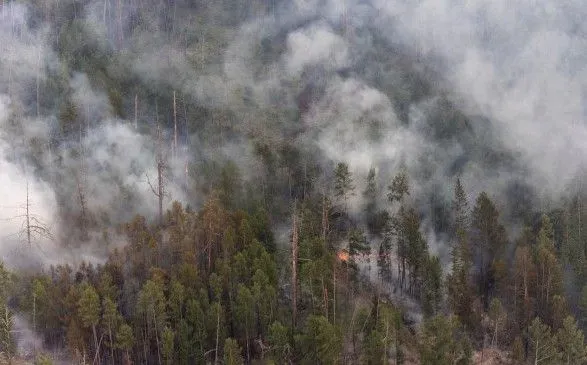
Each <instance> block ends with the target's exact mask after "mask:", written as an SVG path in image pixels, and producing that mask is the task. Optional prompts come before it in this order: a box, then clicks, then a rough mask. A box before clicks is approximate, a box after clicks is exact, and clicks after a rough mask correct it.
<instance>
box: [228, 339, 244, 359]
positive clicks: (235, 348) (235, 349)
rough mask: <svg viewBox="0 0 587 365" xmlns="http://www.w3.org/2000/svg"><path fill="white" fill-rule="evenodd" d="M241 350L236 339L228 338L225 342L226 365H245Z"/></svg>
mask: <svg viewBox="0 0 587 365" xmlns="http://www.w3.org/2000/svg"><path fill="white" fill-rule="evenodd" d="M241 352H242V350H241V348H240V346H239V345H238V343H237V342H236V340H235V339H234V338H227V339H226V340H225V341H224V364H225V365H243V364H244V363H245V361H244V359H243V356H242V355H241Z"/></svg>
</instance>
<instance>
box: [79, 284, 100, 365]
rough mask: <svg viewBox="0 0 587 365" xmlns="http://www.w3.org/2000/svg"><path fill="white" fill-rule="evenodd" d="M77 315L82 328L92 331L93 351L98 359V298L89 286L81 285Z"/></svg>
mask: <svg viewBox="0 0 587 365" xmlns="http://www.w3.org/2000/svg"><path fill="white" fill-rule="evenodd" d="M78 313H79V316H80V319H81V323H82V326H83V327H85V328H91V329H92V334H93V337H94V350H95V351H96V354H95V356H96V357H97V358H98V357H99V356H100V354H99V347H98V346H99V345H98V334H97V331H96V326H97V325H98V322H99V321H100V297H99V296H98V293H97V292H96V290H95V289H94V287H93V286H91V285H89V284H84V285H83V288H82V291H81V297H80V299H79V301H78Z"/></svg>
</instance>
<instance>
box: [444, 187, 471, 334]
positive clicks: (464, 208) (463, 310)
mask: <svg viewBox="0 0 587 365" xmlns="http://www.w3.org/2000/svg"><path fill="white" fill-rule="evenodd" d="M452 213H453V217H454V225H453V234H454V243H453V246H452V250H451V259H452V268H451V273H450V274H449V275H448V277H447V288H448V302H449V304H450V306H451V309H452V311H453V313H454V314H455V315H457V316H458V317H459V318H460V320H461V322H462V323H463V324H464V325H465V326H466V327H469V329H472V328H471V327H472V323H471V321H472V312H471V303H472V302H473V288H472V287H471V280H470V274H471V269H472V267H473V263H472V257H471V249H470V247H469V244H470V241H469V230H470V224H469V211H468V202H467V196H466V194H465V190H464V188H463V185H462V184H461V180H460V179H457V181H456V183H455V188H454V198H453V202H452Z"/></svg>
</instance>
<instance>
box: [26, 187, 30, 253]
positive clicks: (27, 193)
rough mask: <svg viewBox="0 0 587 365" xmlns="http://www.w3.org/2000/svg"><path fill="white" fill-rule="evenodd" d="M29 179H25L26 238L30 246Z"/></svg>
mask: <svg viewBox="0 0 587 365" xmlns="http://www.w3.org/2000/svg"><path fill="white" fill-rule="evenodd" d="M29 207H30V204H29V181H28V179H27V181H26V238H27V243H28V244H29V247H31V215H30V211H29Z"/></svg>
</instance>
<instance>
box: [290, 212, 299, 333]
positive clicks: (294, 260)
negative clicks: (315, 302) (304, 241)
mask: <svg viewBox="0 0 587 365" xmlns="http://www.w3.org/2000/svg"><path fill="white" fill-rule="evenodd" d="M292 231H293V232H292V239H291V252H292V255H291V272H292V275H291V292H292V303H291V307H292V326H293V327H294V328H295V326H296V319H297V308H298V291H297V283H298V239H299V237H298V222H297V212H296V208H295V206H294V214H293V227H292Z"/></svg>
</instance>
